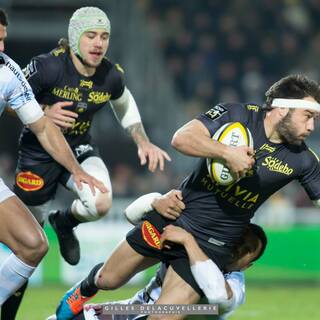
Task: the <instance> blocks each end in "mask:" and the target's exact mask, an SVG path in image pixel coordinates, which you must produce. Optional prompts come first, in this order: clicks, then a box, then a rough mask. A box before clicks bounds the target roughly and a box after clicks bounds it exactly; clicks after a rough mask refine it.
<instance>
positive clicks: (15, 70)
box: [0, 52, 39, 120]
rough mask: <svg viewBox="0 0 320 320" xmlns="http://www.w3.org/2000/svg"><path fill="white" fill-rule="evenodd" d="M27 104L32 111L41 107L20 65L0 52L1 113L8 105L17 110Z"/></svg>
mask: <svg viewBox="0 0 320 320" xmlns="http://www.w3.org/2000/svg"><path fill="white" fill-rule="evenodd" d="M26 105H28V109H29V110H30V112H31V113H33V112H34V110H38V108H39V106H38V103H37V102H36V100H35V98H34V95H33V92H32V89H31V87H30V85H29V83H28V81H27V80H26V78H25V77H24V75H23V73H22V71H21V69H20V67H19V66H18V65H17V64H16V63H15V62H14V61H13V60H12V59H11V58H9V57H8V56H7V55H6V54H4V53H2V52H0V115H1V114H2V113H3V110H4V108H5V107H6V106H8V107H10V108H11V109H13V110H15V111H17V110H18V109H19V108H21V107H23V106H26ZM38 112H39V111H38ZM21 120H22V119H21Z"/></svg>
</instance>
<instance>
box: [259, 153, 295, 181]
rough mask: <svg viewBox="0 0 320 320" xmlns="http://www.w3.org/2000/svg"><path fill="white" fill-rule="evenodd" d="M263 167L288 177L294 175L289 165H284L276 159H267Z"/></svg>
mask: <svg viewBox="0 0 320 320" xmlns="http://www.w3.org/2000/svg"><path fill="white" fill-rule="evenodd" d="M261 165H262V166H264V167H267V168H268V169H269V170H270V171H274V172H279V173H282V174H285V175H287V176H290V175H291V174H292V173H293V169H292V168H290V167H289V166H288V164H287V163H285V164H284V163H283V162H282V161H281V160H279V159H277V158H275V157H271V156H269V157H266V158H265V159H264V161H263V162H262V164H261Z"/></svg>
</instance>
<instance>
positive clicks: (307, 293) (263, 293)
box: [2, 285, 320, 320]
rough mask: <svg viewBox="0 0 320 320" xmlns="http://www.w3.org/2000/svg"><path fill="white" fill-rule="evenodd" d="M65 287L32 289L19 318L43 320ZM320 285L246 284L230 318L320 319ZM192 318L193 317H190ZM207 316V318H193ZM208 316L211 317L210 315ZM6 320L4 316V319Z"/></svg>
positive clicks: (107, 296) (117, 295)
mask: <svg viewBox="0 0 320 320" xmlns="http://www.w3.org/2000/svg"><path fill="white" fill-rule="evenodd" d="M65 289H66V288H63V287H45V288H43V287H41V288H31V289H30V290H29V291H28V292H27V293H26V296H25V300H24V303H23V306H22V307H21V310H20V313H19V315H18V317H17V320H44V319H46V317H47V316H48V315H50V314H52V313H53V312H54V310H55V307H56V304H57V301H59V298H60V297H61V295H62V294H63V293H64V291H65ZM319 291H320V287H319V286H318V287H316V286H313V287H311V286H310V287H308V286H303V285H300V286H280V285H277V286H271V285H269V286H266V287H262V286H256V285H249V286H248V287H247V302H246V303H245V304H244V305H243V306H242V307H241V308H240V309H239V310H238V311H237V312H236V313H235V314H234V316H233V317H231V318H230V319H233V320H237V319H239V320H240V319H246V320H250V319H259V320H270V319H272V320H318V319H320V309H318V308H317V304H318V301H319ZM134 292H136V288H132V287H131V288H130V287H129V288H126V289H121V290H117V291H114V292H108V293H106V292H103V293H100V294H98V295H97V297H96V298H95V300H94V301H96V302H102V301H106V300H117V299H124V298H126V297H129V296H130V295H132V294H133V293H134ZM190 318H191V317H190ZM192 318H193V319H199V320H200V319H203V320H204V319H206V318H205V317H200V316H198V317H192ZM208 319H209V318H208ZM2 320H5V319H2Z"/></svg>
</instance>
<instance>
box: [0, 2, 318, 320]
mask: <svg viewBox="0 0 320 320" xmlns="http://www.w3.org/2000/svg"><path fill="white" fill-rule="evenodd" d="M87 5H90V6H98V7H100V8H101V9H103V10H105V12H106V13H107V14H108V16H109V18H110V20H111V25H112V32H111V39H110V48H109V51H108V53H107V55H108V57H109V58H110V60H112V61H113V62H116V63H119V64H120V65H121V66H122V67H123V68H124V70H125V76H126V82H127V86H128V87H129V89H130V90H131V92H132V93H133V95H134V97H135V99H136V101H137V104H138V106H139V109H140V113H141V115H142V118H143V121H144V125H145V128H146V131H147V133H148V135H149V137H150V138H151V140H152V141H153V142H154V143H156V144H158V145H159V146H161V147H162V148H164V149H165V150H166V151H167V152H168V153H169V154H170V156H171V157H172V159H173V161H172V163H169V164H167V165H166V169H165V172H164V173H159V172H157V173H155V174H151V173H148V171H147V168H145V167H140V165H139V162H138V157H137V154H136V147H135V145H134V144H133V143H132V142H131V140H130V139H129V138H128V137H127V136H126V134H125V133H124V132H123V130H122V129H121V127H120V126H119V124H118V123H117V121H116V120H115V118H114V116H113V113H112V112H111V111H110V108H109V107H108V106H106V108H105V110H102V111H101V112H100V115H99V117H98V118H97V119H95V121H94V126H93V130H92V134H93V136H94V140H95V142H96V143H97V145H98V146H99V147H100V151H101V155H102V157H103V159H104V160H105V162H106V164H107V166H108V168H109V171H110V175H111V181H112V185H113V193H114V206H113V209H112V212H111V213H110V215H108V217H106V219H104V221H99V222H95V223H90V224H87V225H81V226H80V227H79V228H78V230H77V232H78V233H79V238H80V239H81V245H82V255H83V256H82V260H81V262H80V264H79V266H77V267H73V268H71V267H70V266H68V265H66V264H65V263H64V262H63V261H62V260H61V259H60V258H59V254H58V251H57V250H58V249H57V243H56V239H55V236H54V235H53V233H52V230H50V228H47V229H46V231H47V234H48V237H49V239H50V242H51V250H50V252H49V254H48V256H47V258H46V259H45V261H44V263H43V264H42V265H41V268H39V270H38V272H37V273H36V275H35V277H34V279H33V283H34V284H35V285H36V284H37V285H43V284H45V285H47V284H49V283H51V284H52V283H73V282H74V281H76V280H78V279H79V278H81V277H82V276H83V275H86V274H87V272H88V270H90V268H91V266H92V265H93V263H95V262H96V261H100V260H104V259H105V257H106V256H107V255H109V254H110V252H111V250H112V248H114V247H115V245H116V243H117V242H118V241H119V240H120V239H121V238H122V237H123V236H124V235H125V233H126V231H127V230H129V228H130V225H129V224H128V223H127V222H126V221H125V220H124V217H123V214H122V212H123V209H124V208H125V207H126V206H127V204H129V203H130V201H131V200H132V199H134V198H135V197H137V196H140V195H142V194H143V193H147V192H153V191H158V192H167V191H168V190H169V189H171V188H177V187H178V185H179V183H180V182H181V181H182V179H183V177H185V176H186V175H187V174H188V173H189V172H190V170H191V168H192V164H193V161H194V160H193V159H188V158H187V157H184V156H181V155H179V154H178V153H177V152H175V151H174V150H173V149H172V148H171V146H170V140H171V137H172V135H173V133H174V132H175V130H176V129H177V128H178V127H180V126H181V125H182V124H183V123H185V122H187V121H189V120H191V119H192V118H194V117H195V116H196V115H197V114H199V113H200V112H203V111H206V110H208V109H209V108H211V107H212V106H214V105H215V104H217V103H218V102H232V101H238V102H251V103H257V104H262V103H263V101H264V92H265V91H266V90H267V89H268V88H269V86H270V85H271V84H272V83H274V82H275V81H277V80H278V79H279V78H281V77H283V76H285V75H288V74H291V73H305V74H307V75H308V76H309V77H311V78H313V79H314V80H317V81H319V80H320V70H319V69H320V63H319V56H320V28H319V27H320V1H319V0H304V1H302V0H301V1H299V0H286V1H284V0H282V1H279V0H278V1H276V0H260V1H250V0H234V1H219V0H201V1H199V0H186V1H179V0H158V1H156V0H134V1H132V0H104V1H89V0H87V1H83V0H68V1H65V0H41V1H34V0H0V6H1V7H2V8H5V9H6V11H7V13H8V15H9V26H8V39H7V41H6V53H7V54H8V55H9V56H11V57H12V58H13V59H15V60H16V62H18V63H19V64H20V66H21V67H24V66H25V65H26V64H27V63H28V62H29V61H30V59H31V58H32V57H33V56H36V55H38V54H41V53H46V52H49V51H50V50H52V49H53V48H54V47H55V46H56V45H57V41H58V40H59V39H60V38H61V37H66V36H67V27H68V21H69V18H70V16H71V15H72V13H73V11H74V10H75V9H77V8H79V7H81V6H87ZM20 129H21V125H20V123H18V121H17V120H16V119H13V118H10V117H6V116H3V117H1V119H0V132H1V134H0V143H1V153H0V176H1V177H3V178H4V179H5V180H6V182H7V183H8V185H9V186H12V183H13V179H14V170H15V165H16V158H17V143H18V138H19V132H20ZM319 138H320V131H319V127H318V126H317V129H316V132H315V133H314V134H313V136H312V137H310V138H309V139H308V144H309V146H310V147H311V148H312V149H313V150H314V151H315V152H316V153H319V152H320V145H319ZM71 199H72V195H71V194H69V193H68V192H65V190H60V191H59V192H58V195H57V199H56V201H55V206H56V207H57V208H59V207H63V206H65V205H66V204H68V203H70V201H71ZM255 222H257V223H259V224H261V225H263V226H264V227H265V228H266V230H267V232H268V236H269V247H268V250H267V252H266V254H265V256H264V257H263V258H262V259H261V261H259V262H258V263H257V266H256V267H254V268H252V270H250V271H248V282H249V284H250V283H253V284H259V285H260V286H262V287H263V286H267V285H269V284H270V283H273V284H274V283H284V282H285V283H286V284H287V283H291V284H292V283H293V284H297V283H304V284H308V285H310V286H313V287H314V286H316V287H317V286H319V284H320V257H319V255H318V254H317V252H318V247H319V245H320V213H319V210H318V209H315V208H313V207H312V204H311V203H310V201H309V200H308V199H307V197H306V194H305V192H304V190H303V189H302V188H301V187H300V186H299V185H298V184H291V185H290V186H289V187H287V188H285V189H284V190H282V191H281V192H279V193H277V194H276V195H275V196H274V197H273V198H272V199H271V200H270V201H269V202H268V204H266V205H265V206H263V208H261V210H260V211H259V213H257V215H256V218H255ZM92 248H95V250H93V249H92ZM1 252H2V253H0V259H1V257H2V256H3V257H4V256H5V255H6V254H7V253H6V250H5V249H4V248H3V250H2V251H1ZM149 276H150V272H146V273H144V274H141V275H140V276H139V277H137V278H136V279H135V280H134V283H136V284H140V283H141V281H143V279H146V278H148V277H149ZM314 303H315V302H314ZM314 306H315V304H314ZM312 315H313V313H312ZM246 317H248V314H246ZM317 317H318V318H319V315H318V316H317ZM257 318H259V319H260V318H261V317H259V316H258V317H257ZM306 318H307V317H305V318H304V317H302V318H301V319H306ZM311 318H312V316H311V315H309V317H308V319H311ZM235 319H236V317H235ZM239 319H240V318H239ZM261 319H262V318H261ZM275 319H280V318H278V317H277V316H275ZM281 319H285V318H284V317H281ZM290 319H300V318H298V317H291V318H290ZM314 319H316V318H314Z"/></svg>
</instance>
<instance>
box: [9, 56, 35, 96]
mask: <svg viewBox="0 0 320 320" xmlns="http://www.w3.org/2000/svg"><path fill="white" fill-rule="evenodd" d="M6 66H7V67H8V68H9V69H10V70H11V71H12V73H13V74H14V75H15V76H16V78H17V79H18V80H19V82H20V84H21V86H22V88H23V92H24V93H25V95H24V97H25V98H26V100H27V101H30V100H32V98H33V94H32V90H31V89H30V87H29V85H28V83H27V80H25V77H24V76H23V73H22V72H21V71H20V70H18V69H17V68H16V67H15V66H14V65H13V64H12V63H11V62H10V60H8V61H7V62H6Z"/></svg>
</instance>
